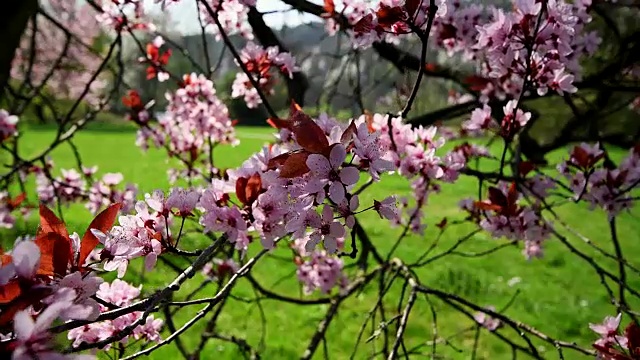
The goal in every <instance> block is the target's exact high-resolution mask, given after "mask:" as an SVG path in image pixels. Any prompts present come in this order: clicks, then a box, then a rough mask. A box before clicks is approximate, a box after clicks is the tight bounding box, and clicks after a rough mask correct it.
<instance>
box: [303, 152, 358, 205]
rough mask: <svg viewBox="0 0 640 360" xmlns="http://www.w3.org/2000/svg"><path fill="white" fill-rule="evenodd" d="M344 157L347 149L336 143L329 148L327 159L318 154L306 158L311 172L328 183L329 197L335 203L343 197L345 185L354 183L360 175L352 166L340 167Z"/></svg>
mask: <svg viewBox="0 0 640 360" xmlns="http://www.w3.org/2000/svg"><path fill="white" fill-rule="evenodd" d="M346 157H347V151H346V150H345V148H344V146H343V145H342V144H337V145H334V146H333V149H331V152H330V153H329V158H328V159H327V158H326V157H325V156H324V155H320V154H311V155H309V157H308V158H307V166H308V167H309V169H311V171H312V172H313V174H314V175H315V176H317V177H318V178H319V179H321V180H322V181H326V182H328V183H329V184H330V185H329V198H330V199H331V200H333V201H335V202H336V203H339V202H341V201H342V200H343V199H344V197H345V192H346V191H345V187H347V186H351V185H354V184H355V183H357V182H358V179H359V177H360V173H359V171H358V169H357V168H355V167H353V166H345V167H343V168H342V169H340V167H341V165H342V163H343V162H344V160H345V159H346Z"/></svg>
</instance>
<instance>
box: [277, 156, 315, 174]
mask: <svg viewBox="0 0 640 360" xmlns="http://www.w3.org/2000/svg"><path fill="white" fill-rule="evenodd" d="M309 155H310V154H309V153H308V152H306V151H304V152H299V153H294V154H291V156H289V157H288V158H287V160H285V162H284V164H283V165H282V167H281V168H280V177H282V178H287V179H290V178H295V177H300V176H302V175H304V174H306V173H308V172H309V167H308V166H307V158H308V157H309Z"/></svg>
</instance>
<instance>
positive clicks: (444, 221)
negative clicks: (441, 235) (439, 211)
mask: <svg viewBox="0 0 640 360" xmlns="http://www.w3.org/2000/svg"><path fill="white" fill-rule="evenodd" d="M436 226H437V227H438V228H440V230H442V229H444V228H445V226H447V218H446V217H443V218H442V220H441V221H440V222H439V223H437V224H436Z"/></svg>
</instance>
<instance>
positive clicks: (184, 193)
mask: <svg viewBox="0 0 640 360" xmlns="http://www.w3.org/2000/svg"><path fill="white" fill-rule="evenodd" d="M198 200H200V194H199V193H198V192H197V191H194V190H185V189H181V188H175V189H173V191H172V192H171V194H170V195H169V197H168V198H167V203H166V206H167V208H169V209H173V208H177V209H178V214H179V215H180V216H182V217H186V216H189V215H190V214H191V212H192V211H193V210H194V209H195V208H196V205H197V204H198Z"/></svg>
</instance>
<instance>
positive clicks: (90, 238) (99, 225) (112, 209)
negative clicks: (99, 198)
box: [78, 203, 122, 266]
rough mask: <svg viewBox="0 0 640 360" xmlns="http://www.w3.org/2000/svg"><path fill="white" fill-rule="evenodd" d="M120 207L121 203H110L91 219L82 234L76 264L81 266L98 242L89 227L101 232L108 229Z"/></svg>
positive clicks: (111, 225)
mask: <svg viewBox="0 0 640 360" xmlns="http://www.w3.org/2000/svg"><path fill="white" fill-rule="evenodd" d="M121 207H122V204H120V203H115V204H112V205H110V206H109V207H108V208H106V209H104V210H102V212H101V213H100V214H98V215H97V216H96V217H95V218H94V219H93V221H91V224H89V227H88V228H87V231H85V233H84V235H83V236H82V241H81V242H80V255H79V256H78V266H82V264H84V262H85V260H87V257H88V256H89V254H91V252H92V251H93V249H95V248H96V246H97V245H98V244H99V243H100V241H98V238H96V236H95V235H93V233H92V232H91V229H96V230H100V231H102V232H107V231H109V229H111V227H113V223H114V222H115V221H116V216H118V212H119V211H120V208H121Z"/></svg>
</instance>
